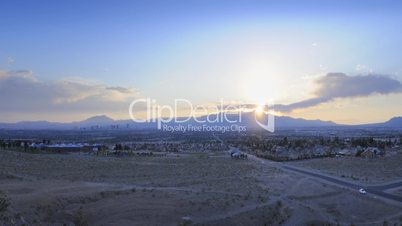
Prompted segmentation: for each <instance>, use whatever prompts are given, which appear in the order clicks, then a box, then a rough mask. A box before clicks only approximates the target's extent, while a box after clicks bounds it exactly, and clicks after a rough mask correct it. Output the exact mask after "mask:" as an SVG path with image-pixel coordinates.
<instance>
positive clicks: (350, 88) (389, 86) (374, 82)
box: [275, 73, 402, 112]
mask: <svg viewBox="0 0 402 226" xmlns="http://www.w3.org/2000/svg"><path fill="white" fill-rule="evenodd" d="M315 84H316V86H317V88H316V90H315V91H314V92H313V95H314V97H313V98H310V99H307V100H303V101H300V102H296V103H292V104H288V105H282V104H278V105H275V111H280V112H291V111H293V110H295V109H301V108H308V107H313V106H316V105H319V104H321V103H326V102H330V101H333V100H334V99H337V98H354V97H367V96H370V95H374V94H383V95H384V94H391V93H401V92H402V84H401V82H399V81H398V80H395V79H392V78H389V77H387V76H383V75H374V74H370V75H366V76H362V75H359V76H348V75H346V74H344V73H329V74H327V75H326V76H324V77H322V78H319V79H317V80H316V81H315Z"/></svg>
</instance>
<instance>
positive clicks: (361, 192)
mask: <svg viewBox="0 0 402 226" xmlns="http://www.w3.org/2000/svg"><path fill="white" fill-rule="evenodd" d="M359 192H360V194H363V195H365V194H367V192H366V190H364V189H363V188H360V189H359Z"/></svg>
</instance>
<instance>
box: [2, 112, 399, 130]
mask: <svg viewBox="0 0 402 226" xmlns="http://www.w3.org/2000/svg"><path fill="white" fill-rule="evenodd" d="M220 116H221V115H214V117H220ZM207 117H208V116H203V117H200V118H198V120H205V119H206V118H207ZM238 117H239V116H238V115H237V114H233V115H230V114H229V115H227V118H228V119H229V120H236V119H239V118H238ZM182 119H183V118H182ZM259 121H260V122H266V121H267V116H265V117H263V118H262V119H259ZM166 124H169V125H176V124H178V123H175V122H169V123H166ZM180 124H183V125H187V124H197V122H196V120H194V119H190V120H188V121H187V122H185V123H180ZM236 124H238V125H244V126H247V128H259V126H258V125H257V123H256V121H255V115H254V112H250V113H244V114H242V115H241V122H239V123H236ZM209 125H231V124H230V123H229V122H226V121H219V122H213V123H210V124H209ZM156 126H157V125H156V122H146V123H137V122H133V121H131V120H114V119H112V118H110V117H108V116H106V115H99V116H94V117H91V118H88V119H85V120H83V121H76V122H70V123H61V122H48V121H21V122H16V123H0V129H18V130H44V129H49V130H68V129H151V128H156ZM275 127H276V128H308V127H321V128H323V127H362V128H369V127H373V128H401V129H402V117H394V118H391V119H390V120H388V121H386V122H382V123H372V124H362V125H353V126H351V125H342V124H337V123H335V122H332V121H322V120H308V119H303V118H292V117H288V116H275Z"/></svg>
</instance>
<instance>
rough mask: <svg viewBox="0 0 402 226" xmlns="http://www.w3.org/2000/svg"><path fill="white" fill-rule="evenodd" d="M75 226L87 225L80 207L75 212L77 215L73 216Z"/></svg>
mask: <svg viewBox="0 0 402 226" xmlns="http://www.w3.org/2000/svg"><path fill="white" fill-rule="evenodd" d="M73 223H74V225H75V226H87V225H89V224H88V219H87V217H86V216H85V215H84V211H83V210H82V207H80V209H79V210H78V211H77V213H76V214H75V216H74V221H73Z"/></svg>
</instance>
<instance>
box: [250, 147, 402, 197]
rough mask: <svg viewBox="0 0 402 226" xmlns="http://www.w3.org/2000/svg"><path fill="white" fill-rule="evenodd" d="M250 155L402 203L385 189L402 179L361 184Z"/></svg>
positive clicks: (279, 166)
mask: <svg viewBox="0 0 402 226" xmlns="http://www.w3.org/2000/svg"><path fill="white" fill-rule="evenodd" d="M249 157H250V158H251V159H254V160H257V161H260V162H267V163H269V164H270V165H272V166H276V167H278V168H281V169H283V170H288V171H293V172H296V173H300V174H304V175H307V176H310V177H313V178H318V179H321V180H325V181H328V182H331V183H333V184H337V185H340V186H343V187H347V188H351V189H353V190H356V192H357V190H359V189H360V188H363V189H364V190H366V191H367V193H370V194H374V195H376V196H379V197H382V198H385V199H390V200H392V201H396V202H399V203H402V196H397V195H393V194H389V193H386V192H384V190H388V189H391V188H397V187H400V186H402V181H399V182H395V183H389V184H385V185H375V186H366V185H361V184H357V183H353V182H349V181H345V180H341V179H337V178H336V177H334V176H330V175H325V174H323V173H318V172H312V171H310V170H306V169H303V168H300V167H295V166H290V165H287V164H284V163H279V162H274V161H271V160H267V159H262V158H258V157H256V156H254V155H250V154H249Z"/></svg>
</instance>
